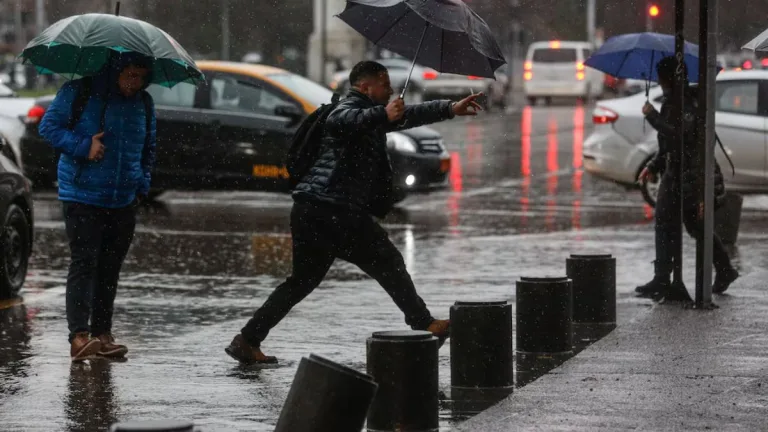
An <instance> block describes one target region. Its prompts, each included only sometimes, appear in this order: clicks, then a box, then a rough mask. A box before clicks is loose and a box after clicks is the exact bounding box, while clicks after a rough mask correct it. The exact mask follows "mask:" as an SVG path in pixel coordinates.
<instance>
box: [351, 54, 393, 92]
mask: <svg viewBox="0 0 768 432" xmlns="http://www.w3.org/2000/svg"><path fill="white" fill-rule="evenodd" d="M382 72H387V68H386V67H384V65H383V64H381V63H377V62H375V61H370V60H366V61H361V62H360V63H358V64H356V65H355V67H353V68H352V71H351V72H350V73H349V83H350V85H352V86H356V85H358V84H359V83H360V81H361V80H363V79H365V78H372V77H376V76H378V75H379V74H381V73H382Z"/></svg>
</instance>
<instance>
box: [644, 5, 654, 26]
mask: <svg viewBox="0 0 768 432" xmlns="http://www.w3.org/2000/svg"><path fill="white" fill-rule="evenodd" d="M652 5H653V3H651V2H646V3H645V31H647V32H648V33H650V32H652V31H653V17H652V16H651V6H652Z"/></svg>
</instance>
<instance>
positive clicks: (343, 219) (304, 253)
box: [242, 202, 433, 346]
mask: <svg viewBox="0 0 768 432" xmlns="http://www.w3.org/2000/svg"><path fill="white" fill-rule="evenodd" d="M291 235H292V237H293V272H292V274H291V276H289V277H288V278H287V279H286V280H285V282H283V283H282V284H280V285H279V286H278V287H277V288H276V289H275V290H274V291H273V292H272V294H270V296H269V298H267V300H266V302H264V304H263V305H262V306H261V307H260V308H259V309H257V310H256V312H255V313H254V314H253V318H251V319H250V320H249V321H248V323H247V324H246V325H245V327H243V329H242V335H243V338H245V340H246V341H247V342H248V343H249V344H250V345H252V346H259V345H260V344H261V342H262V341H263V340H264V339H265V338H266V337H267V334H268V333H269V331H270V330H271V329H272V328H273V327H274V326H276V325H277V324H278V323H279V322H280V320H282V319H283V318H284V317H285V316H286V315H287V314H288V312H289V311H290V310H291V308H293V307H294V306H295V305H296V304H298V303H299V302H300V301H301V300H302V299H304V297H306V296H307V295H309V293H311V292H312V290H314V289H315V288H316V287H317V286H318V285H319V284H320V282H321V281H322V280H323V278H324V277H325V275H326V273H328V270H329V269H330V267H331V265H332V264H333V262H334V260H335V259H336V258H341V259H343V260H345V261H348V262H350V263H352V264H355V265H357V266H358V267H359V268H360V269H361V270H363V271H364V272H365V273H367V274H368V275H369V276H371V277H372V278H374V279H376V281H377V282H378V283H379V285H381V286H382V287H383V288H384V290H386V291H387V293H388V294H389V296H390V297H392V300H394V302H395V304H396V305H397V306H398V307H399V308H400V310H401V311H403V314H405V322H406V324H408V325H410V326H411V328H413V329H416V330H425V329H426V328H427V327H428V326H429V324H430V323H431V322H432V319H433V318H432V315H431V314H430V313H429V310H428V309H427V306H426V305H425V304H424V301H423V300H422V299H421V297H419V295H418V294H417V293H416V288H415V287H414V285H413V281H412V280H411V276H410V275H409V274H408V271H407V270H406V268H405V261H403V256H402V255H401V254H400V251H399V250H397V248H396V247H395V245H394V244H392V242H391V241H390V240H389V236H388V235H387V232H386V231H385V230H384V228H382V227H381V226H380V225H379V224H378V223H376V221H374V220H373V219H372V218H371V216H370V215H368V214H365V213H362V212H351V211H349V210H346V209H342V208H340V207H336V206H332V205H328V204H319V203H317V204H316V203H304V202H297V203H295V204H294V205H293V209H292V210H291Z"/></svg>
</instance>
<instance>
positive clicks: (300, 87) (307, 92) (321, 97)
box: [267, 73, 333, 106]
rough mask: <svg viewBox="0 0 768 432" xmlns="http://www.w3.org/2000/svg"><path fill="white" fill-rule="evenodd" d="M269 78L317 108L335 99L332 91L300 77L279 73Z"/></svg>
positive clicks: (268, 76)
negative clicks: (332, 98)
mask: <svg viewBox="0 0 768 432" xmlns="http://www.w3.org/2000/svg"><path fill="white" fill-rule="evenodd" d="M267 78H269V79H271V80H273V81H275V82H277V83H280V84H282V85H284V86H285V87H286V88H287V89H288V90H290V91H292V92H293V93H295V94H297V95H298V96H300V97H302V98H304V99H306V100H307V101H308V102H309V103H311V104H312V105H315V106H320V105H322V104H324V103H329V102H330V101H331V97H333V92H332V91H330V90H328V89H327V88H325V87H323V86H321V85H320V84H318V83H316V82H314V81H311V80H309V79H307V78H304V77H303V76H300V75H295V74H291V73H277V74H270V75H267Z"/></svg>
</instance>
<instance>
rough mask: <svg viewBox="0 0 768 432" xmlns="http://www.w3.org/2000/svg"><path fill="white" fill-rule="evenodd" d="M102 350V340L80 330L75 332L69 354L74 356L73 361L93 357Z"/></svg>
mask: <svg viewBox="0 0 768 432" xmlns="http://www.w3.org/2000/svg"><path fill="white" fill-rule="evenodd" d="M99 350H101V342H100V341H99V340H98V339H96V338H92V337H91V335H89V334H88V333H87V332H80V333H77V334H75V338H74V339H72V344H71V346H70V349H69V355H70V356H72V361H73V362H74V361H81V360H85V359H89V358H92V357H93V356H95V355H96V354H98V353H99Z"/></svg>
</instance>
